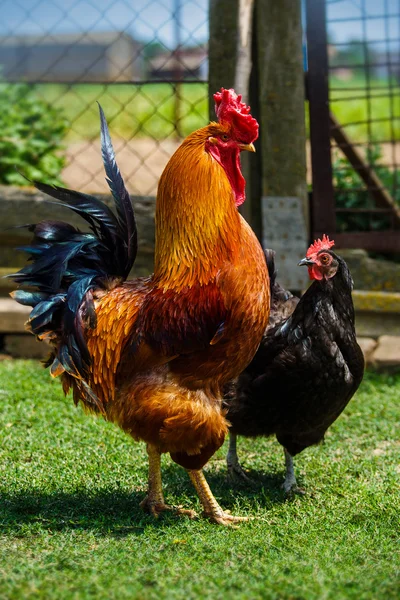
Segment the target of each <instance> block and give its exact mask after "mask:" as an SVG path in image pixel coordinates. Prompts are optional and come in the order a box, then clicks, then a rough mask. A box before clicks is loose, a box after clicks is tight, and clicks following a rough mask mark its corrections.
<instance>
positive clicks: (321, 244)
mask: <svg viewBox="0 0 400 600" xmlns="http://www.w3.org/2000/svg"><path fill="white" fill-rule="evenodd" d="M334 245H335V242H334V241H333V240H332V241H331V240H330V239H329V238H328V236H327V235H325V234H324V235H323V236H322V240H320V239H319V238H318V240H315V242H314V243H313V244H311V246H310V247H309V249H308V250H307V254H306V256H307V258H308V257H309V256H311V255H313V254H317V252H320V251H321V250H329V249H330V248H332V246H334Z"/></svg>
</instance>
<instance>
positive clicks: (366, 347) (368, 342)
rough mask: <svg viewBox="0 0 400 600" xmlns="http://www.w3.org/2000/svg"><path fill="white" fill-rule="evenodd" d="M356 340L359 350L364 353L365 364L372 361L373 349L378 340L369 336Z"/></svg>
mask: <svg viewBox="0 0 400 600" xmlns="http://www.w3.org/2000/svg"><path fill="white" fill-rule="evenodd" d="M357 342H358V343H359V345H360V348H361V350H362V351H363V354H364V359H365V362H366V364H369V363H371V362H372V359H373V354H374V350H375V348H376V347H377V345H378V342H377V341H376V340H374V339H373V338H370V337H360V338H357Z"/></svg>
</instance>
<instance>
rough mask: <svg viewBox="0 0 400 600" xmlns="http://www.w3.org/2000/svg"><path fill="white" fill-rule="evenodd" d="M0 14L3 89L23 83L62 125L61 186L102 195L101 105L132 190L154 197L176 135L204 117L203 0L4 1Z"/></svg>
mask: <svg viewBox="0 0 400 600" xmlns="http://www.w3.org/2000/svg"><path fill="white" fill-rule="evenodd" d="M0 11H1V14H2V15H3V22H2V23H1V24H0V66H1V67H0V68H1V83H0V92H4V91H5V90H6V89H7V90H10V89H11V88H13V86H14V87H15V86H18V85H20V84H21V82H24V83H25V84H26V86H24V90H26V92H24V93H25V94H26V95H28V94H31V95H33V97H34V98H37V99H40V100H41V101H44V102H45V103H46V105H47V106H48V107H49V108H50V107H51V110H52V111H54V110H55V111H56V112H57V114H59V115H60V118H63V119H65V121H66V127H65V136H64V137H63V140H62V150H61V152H62V153H64V155H65V161H64V168H63V170H62V172H61V173H60V179H61V180H62V182H63V183H64V184H65V185H67V186H68V187H72V188H77V189H79V190H81V191H87V192H104V191H106V185H105V182H104V173H103V169H102V163H101V158H100V151H99V118H98V108H97V104H96V102H99V103H100V104H101V105H102V107H103V109H104V111H105V114H106V117H107V120H108V123H109V126H110V131H111V135H112V138H113V142H114V147H115V150H116V153H117V156H118V164H119V166H120V168H121V171H122V172H123V175H124V178H125V180H126V182H127V185H128V188H129V190H130V191H131V192H132V193H134V194H140V195H154V194H155V192H156V189H157V182H158V178H159V176H160V174H161V172H162V170H163V168H164V166H165V164H166V162H167V160H168V158H169V156H170V155H171V154H172V153H173V151H174V150H175V149H176V147H177V146H178V144H179V143H180V140H181V138H182V137H184V136H186V135H187V134H188V133H189V132H191V131H193V130H194V129H196V128H198V127H201V126H203V125H204V124H206V123H207V120H208V87H207V80H208V57H207V42H208V1H207V0H114V1H108V0H97V1H96V2H91V1H87V0H42V1H41V0H0ZM41 106H43V105H41ZM42 110H43V109H42ZM52 114H53V113H52Z"/></svg>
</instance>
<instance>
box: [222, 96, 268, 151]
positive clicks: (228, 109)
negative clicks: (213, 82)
mask: <svg viewBox="0 0 400 600" xmlns="http://www.w3.org/2000/svg"><path fill="white" fill-rule="evenodd" d="M214 100H215V113H216V115H217V117H218V121H219V122H220V123H229V124H230V125H231V126H232V128H233V130H234V133H235V137H236V138H237V139H238V140H240V141H241V142H245V143H246V144H250V143H251V142H254V140H256V139H257V138H258V123H257V121H256V120H255V119H254V118H253V117H252V116H251V114H250V106H247V105H246V104H245V103H244V102H242V96H241V95H240V94H239V96H238V95H237V94H236V92H235V90H232V89H230V90H226V89H224V88H221V91H220V92H217V93H216V94H214Z"/></svg>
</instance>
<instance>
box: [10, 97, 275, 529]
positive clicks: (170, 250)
mask: <svg viewBox="0 0 400 600" xmlns="http://www.w3.org/2000/svg"><path fill="white" fill-rule="evenodd" d="M214 99H215V106H216V114H217V117H218V122H212V123H210V124H209V125H208V126H207V127H204V128H202V129H199V130H198V131H195V132H194V133H192V134H191V135H189V136H188V137H187V138H186V139H185V140H184V141H183V143H182V144H181V146H180V147H179V148H178V150H177V151H176V152H175V154H174V155H173V156H172V157H171V159H170V160H169V162H168V164H167V166H166V168H165V170H164V172H163V174H162V176H161V178H160V182H159V187H158V193H157V202H156V244H155V267H154V274H153V275H152V276H151V277H147V278H139V279H134V280H131V281H125V280H126V278H127V276H128V273H129V272H130V269H131V267H132V265H133V263H134V260H135V256H136V247H137V236H136V225H135V219H134V213H133V209H132V206H131V202H130V198H129V195H128V193H127V191H126V188H125V185H124V182H123V179H122V177H121V175H120V173H119V170H118V167H117V165H116V162H115V157H114V152H113V148H112V144H111V140H110V137H109V133H108V129H107V124H106V121H105V118H104V115H103V113H102V111H101V108H100V117H101V146H102V156H103V162H104V166H105V171H106V175H107V181H108V184H109V187H110V189H111V192H112V195H113V197H114V200H115V205H116V211H117V213H116V214H115V213H114V212H113V211H111V210H110V209H109V208H108V207H107V206H105V205H104V204H103V203H102V202H100V201H99V200H97V199H96V198H94V197H91V196H88V195H85V194H81V193H79V192H75V191H70V190H67V189H64V188H60V187H52V186H48V185H45V184H43V183H38V182H34V183H35V186H36V187H37V188H38V189H39V190H41V191H43V192H45V193H46V194H49V195H50V196H52V197H53V198H55V199H56V200H58V201H59V202H60V203H61V205H62V206H66V207H68V208H70V209H71V210H73V211H75V212H76V213H78V214H79V215H80V216H81V217H83V218H84V219H85V220H86V221H87V222H88V224H89V226H90V229H91V233H81V232H80V231H78V230H77V229H75V228H74V227H72V226H71V225H69V224H67V223H63V222H53V221H46V222H42V223H39V224H37V225H33V226H30V230H31V231H33V234H34V238H33V242H32V243H31V245H30V246H29V247H27V248H25V250H26V251H27V252H28V254H29V255H30V264H28V266H26V267H24V268H23V269H22V270H21V271H19V272H18V273H17V274H15V275H14V276H13V277H14V280H15V281H16V282H18V283H19V284H20V287H21V286H22V288H21V289H18V290H17V291H15V292H14V293H13V297H14V298H15V300H16V301H17V302H20V303H22V304H25V305H29V306H32V307H33V310H32V312H31V314H30V317H29V321H28V328H29V329H30V330H31V332H32V333H33V334H35V335H36V336H37V337H38V338H39V339H47V340H49V341H50V342H51V343H52V344H53V347H54V350H53V352H52V355H51V357H50V359H49V361H48V366H50V372H51V375H52V376H53V377H56V376H61V379H62V383H63V389H64V392H65V393H67V392H68V391H69V390H70V389H71V388H72V391H73V396H74V401H75V403H76V404H77V403H78V402H79V401H80V402H82V403H83V405H84V406H85V407H86V408H87V409H89V410H90V411H94V412H96V413H100V414H102V415H103V416H104V417H105V418H106V419H107V420H109V421H112V422H114V423H116V424H118V425H119V426H120V427H121V428H122V429H123V430H124V431H125V432H127V433H128V434H130V435H131V436H132V437H133V438H134V439H135V440H142V441H144V442H145V443H146V444H147V453H148V459H149V478H148V493H147V496H146V498H145V499H144V500H143V502H142V507H143V508H144V509H146V510H148V511H149V512H150V513H152V514H153V515H154V516H157V515H158V514H159V513H161V512H162V511H165V510H170V509H173V507H170V506H168V505H167V504H166V503H165V501H164V497H163V491H162V483H161V470H160V456H161V454H162V453H170V455H171V458H172V460H173V461H175V462H176V463H177V464H178V465H181V466H182V467H184V468H185V469H186V470H187V471H188V473H189V476H190V478H191V480H192V482H193V484H194V487H195V489H196V491H197V493H198V495H199V498H200V501H201V504H202V507H203V510H204V514H205V516H207V517H208V518H210V519H211V520H212V521H214V522H216V523H220V524H224V525H229V524H232V523H234V522H235V521H239V520H241V517H234V516H232V515H230V514H228V513H227V512H224V511H223V510H222V508H221V507H220V506H219V505H218V503H217V501H216V499H215V498H214V496H213V495H212V493H211V490H210V488H209V487H208V484H207V482H206V480H205V477H204V474H203V472H202V468H203V466H204V465H205V464H206V463H207V462H208V460H209V459H210V457H211V456H212V455H213V454H214V452H215V451H216V450H217V449H218V448H219V447H220V446H221V445H222V443H223V441H224V438H225V435H226V433H227V431H228V422H227V420H226V418H225V412H224V410H223V409H222V391H221V390H222V386H223V385H224V384H225V383H226V382H227V381H229V380H230V379H232V377H235V376H236V375H238V374H239V373H240V372H241V371H242V370H243V369H244V368H245V367H246V366H247V364H248V363H249V362H250V360H251V359H252V357H253V356H254V353H255V352H256V350H257V347H258V345H259V342H260V340H261V337H262V334H263V331H264V329H265V327H266V324H267V322H268V313H269V285H268V271H267V268H266V264H265V260H264V256H263V253H262V249H261V247H260V245H259V242H258V240H257V238H256V237H255V235H254V234H253V232H252V230H251V229H250V227H249V226H248V225H247V223H246V222H245V221H244V220H243V218H242V217H241V216H240V214H239V212H238V210H237V207H238V206H239V205H240V204H241V203H242V202H243V201H244V200H245V181H244V178H243V176H242V174H241V170H240V152H241V151H242V150H249V151H254V146H253V142H254V140H255V139H256V138H257V136H258V123H257V121H256V120H255V119H254V118H252V116H251V115H250V108H249V107H247V106H246V105H245V104H244V103H242V102H241V96H237V95H236V94H235V92H234V91H233V90H224V89H222V90H221V92H218V93H217V94H215V95H214ZM26 286H28V287H29V288H34V289H33V290H32V289H24V288H26ZM249 307H250V310H249ZM176 510H178V512H181V513H183V514H189V515H193V511H185V510H183V509H179V508H178V509H176Z"/></svg>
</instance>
